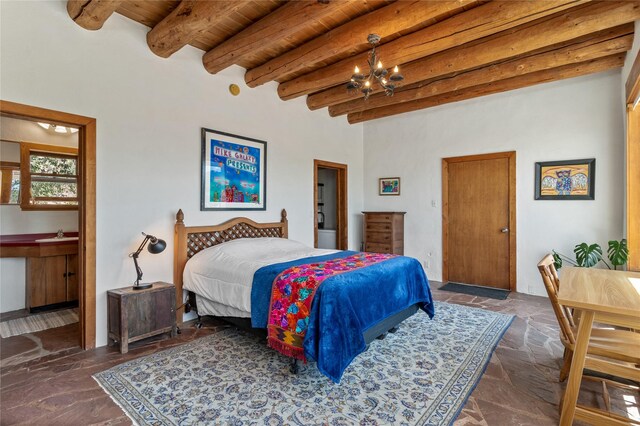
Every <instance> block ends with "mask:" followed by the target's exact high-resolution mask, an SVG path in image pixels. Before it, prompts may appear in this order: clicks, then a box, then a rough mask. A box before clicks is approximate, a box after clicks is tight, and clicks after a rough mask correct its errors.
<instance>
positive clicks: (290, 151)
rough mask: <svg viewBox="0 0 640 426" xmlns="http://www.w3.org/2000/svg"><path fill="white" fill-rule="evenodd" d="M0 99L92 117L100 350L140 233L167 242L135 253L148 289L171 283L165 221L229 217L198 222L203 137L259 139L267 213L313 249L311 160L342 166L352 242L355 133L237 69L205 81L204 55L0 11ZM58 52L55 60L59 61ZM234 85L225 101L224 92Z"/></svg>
mask: <svg viewBox="0 0 640 426" xmlns="http://www.w3.org/2000/svg"><path fill="white" fill-rule="evenodd" d="M0 7H1V17H0V19H1V21H0V31H1V33H0V36H1V45H0V48H1V50H2V57H1V61H2V62H1V66H2V75H1V77H0V78H1V79H0V84H1V87H2V94H1V96H2V98H3V99H5V100H11V101H14V102H20V103H25V104H30V105H36V106H41V107H45V108H50V109H55V110H60V111H65V112H71V113H76V114H80V115H86V116H91V117H95V118H96V119H97V160H98V163H97V306H96V307H97V309H96V314H97V324H96V329H97V344H98V345H104V344H106V316H107V314H106V291H107V290H108V289H112V288H117V287H123V286H127V285H130V284H131V283H132V281H133V279H134V270H133V265H132V262H131V259H129V258H128V257H127V254H128V253H130V252H131V251H133V250H135V248H136V247H137V245H138V244H139V243H140V241H141V236H140V232H141V231H146V232H148V233H151V234H154V235H157V236H158V237H160V238H164V239H166V240H167V243H168V247H167V249H166V250H165V251H164V252H163V253H162V254H159V255H155V256H152V255H150V254H148V253H147V255H142V256H141V258H140V264H141V267H142V268H143V270H144V272H145V275H144V279H145V281H151V280H166V281H171V280H172V274H173V247H172V245H173V241H172V240H173V238H172V235H173V223H174V219H175V213H176V211H177V210H178V209H179V208H182V209H183V211H184V213H185V222H186V224H187V225H199V224H200V225H202V224H215V223H220V222H222V221H224V220H227V219H229V218H231V217H234V216H237V215H238V212H201V211H199V206H200V143H201V142H200V129H201V127H207V128H211V129H216V130H221V131H225V132H229V133H234V134H239V135H243V136H248V137H252V138H257V139H262V140H266V141H267V142H268V145H267V151H268V152H267V160H268V164H267V181H268V187H267V211H265V212H251V211H248V212H245V213H242V212H241V213H240V214H241V215H246V216H249V217H251V218H252V219H254V220H257V221H272V220H278V219H279V218H280V209H282V208H286V209H287V211H288V213H289V235H290V238H292V239H296V240H300V241H302V242H305V243H307V244H309V245H313V218H314V215H313V212H314V208H315V204H314V200H313V159H322V160H328V161H336V162H342V163H348V165H349V180H348V182H349V212H350V217H349V228H350V233H349V241H350V246H351V247H352V248H357V247H358V246H359V241H360V222H359V216H358V212H360V210H362V206H363V200H362V126H349V125H348V124H346V123H345V122H344V121H342V120H335V119H331V118H329V117H328V116H327V114H326V112H323V111H319V112H310V111H309V110H308V109H307V107H306V105H305V102H304V99H298V100H295V101H289V102H286V103H285V102H282V101H280V100H279V98H278V96H277V94H276V90H275V89H276V85H275V84H269V85H266V86H262V87H260V88H257V89H248V88H247V87H246V86H244V84H242V83H243V72H242V70H241V69H240V68H238V67H234V68H233V69H230V70H226V71H224V72H221V73H219V74H218V75H215V76H212V75H210V74H208V73H207V72H206V71H205V70H204V68H203V66H202V62H201V57H202V54H203V52H202V51H199V50H197V49H194V48H191V47H186V48H184V49H182V50H181V51H180V52H178V53H177V54H175V55H173V57H171V58H170V59H162V58H159V57H157V56H155V55H154V54H153V53H151V51H150V50H149V48H148V47H147V45H146V38H145V36H146V33H147V31H148V28H146V27H144V26H142V25H140V24H137V23H135V22H133V21H130V20H128V19H126V18H124V17H122V16H120V15H117V14H114V15H113V16H112V17H111V18H109V20H108V21H107V22H106V24H105V26H104V27H103V28H102V29H101V30H99V31H93V32H92V31H87V30H84V29H82V28H81V27H79V26H78V25H76V24H75V23H74V22H73V21H71V19H70V18H69V16H68V15H67V12H66V1H55V2H47V1H45V2H35V1H33V2H6V1H3V2H1V3H0ZM61 51H62V52H64V55H61V54H60V52H61ZM231 83H240V85H241V87H242V93H241V94H240V95H239V96H237V97H233V96H231V95H230V94H229V92H228V90H227V88H228V86H229V84H231Z"/></svg>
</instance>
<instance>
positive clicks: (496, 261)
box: [442, 151, 516, 291]
mask: <svg viewBox="0 0 640 426" xmlns="http://www.w3.org/2000/svg"><path fill="white" fill-rule="evenodd" d="M515 171H516V153H515V152H513V151H512V152H501V153H495V154H483V155H472V156H464V157H452V158H444V159H443V160H442V206H443V210H442V243H443V250H442V252H443V269H442V275H443V280H444V281H445V282H446V281H451V282H456V283H463V284H473V285H480V286H486V287H494V288H499V289H505V290H511V291H515V289H516V192H515V189H516V181H515V179H516V176H515Z"/></svg>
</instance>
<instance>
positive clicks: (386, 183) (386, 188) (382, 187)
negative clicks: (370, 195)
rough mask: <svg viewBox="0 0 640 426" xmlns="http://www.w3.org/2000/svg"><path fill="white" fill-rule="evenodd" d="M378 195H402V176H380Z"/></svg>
mask: <svg viewBox="0 0 640 426" xmlns="http://www.w3.org/2000/svg"><path fill="white" fill-rule="evenodd" d="M378 182H379V183H378V195H400V178H399V177H390V178H380V179H379V180H378Z"/></svg>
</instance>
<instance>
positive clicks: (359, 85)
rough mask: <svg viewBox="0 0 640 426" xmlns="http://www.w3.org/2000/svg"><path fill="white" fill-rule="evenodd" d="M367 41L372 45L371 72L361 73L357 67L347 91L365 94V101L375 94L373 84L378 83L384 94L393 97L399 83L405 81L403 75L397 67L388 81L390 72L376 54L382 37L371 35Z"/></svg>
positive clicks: (370, 56)
mask: <svg viewBox="0 0 640 426" xmlns="http://www.w3.org/2000/svg"><path fill="white" fill-rule="evenodd" d="M367 41H368V42H369V44H371V46H372V48H371V52H370V53H369V59H368V60H367V63H368V64H369V72H368V73H367V74H364V73H361V72H360V68H358V66H357V65H356V68H355V69H354V71H353V75H352V76H351V81H349V83H347V90H349V91H357V90H359V91H361V92H362V93H363V94H364V99H365V100H367V99H369V95H370V94H371V93H372V92H373V87H372V86H373V84H374V82H375V81H377V82H378V85H380V86H381V87H382V88H383V89H384V94H385V95H387V96H393V91H394V90H395V88H396V85H397V83H399V82H401V81H402V80H404V77H403V76H402V74H400V71H399V70H398V66H397V65H396V66H395V67H394V68H393V72H392V73H391V75H390V76H389V77H388V79H387V75H388V74H389V71H388V70H387V69H385V68H383V66H382V61H381V60H380V58H378V55H377V53H376V45H377V44H378V43H379V42H380V36H379V35H378V34H369V36H368V37H367Z"/></svg>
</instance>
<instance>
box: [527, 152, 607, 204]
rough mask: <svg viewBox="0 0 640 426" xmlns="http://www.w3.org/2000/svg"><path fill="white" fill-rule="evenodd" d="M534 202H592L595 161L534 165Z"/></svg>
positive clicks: (593, 196)
mask: <svg viewBox="0 0 640 426" xmlns="http://www.w3.org/2000/svg"><path fill="white" fill-rule="evenodd" d="M535 182H536V183H535V199H536V200H593V199H594V198H595V183H596V159H595V158H586V159H582V160H565V161H546V162H539V163H536V170H535Z"/></svg>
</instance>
